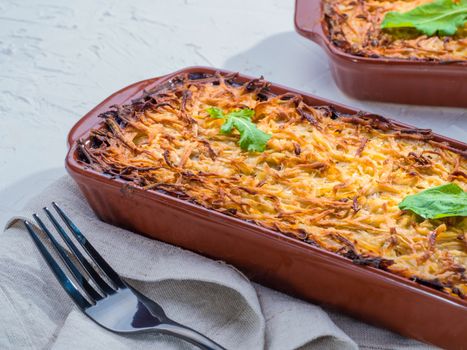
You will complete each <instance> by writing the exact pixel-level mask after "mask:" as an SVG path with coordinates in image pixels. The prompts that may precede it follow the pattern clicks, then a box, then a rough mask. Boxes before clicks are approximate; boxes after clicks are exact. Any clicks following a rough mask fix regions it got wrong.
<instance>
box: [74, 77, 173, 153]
mask: <svg viewBox="0 0 467 350" xmlns="http://www.w3.org/2000/svg"><path fill="white" fill-rule="evenodd" d="M165 77H166V76H165V75H164V76H161V77H156V78H151V79H147V80H143V81H140V82H137V83H135V84H132V85H130V86H127V87H125V88H123V89H121V90H119V91H117V92H116V93H114V94H113V95H111V96H109V97H108V98H107V99H106V100H105V101H103V102H102V103H100V104H99V105H98V106H97V107H95V108H93V109H92V110H91V111H89V112H88V113H87V114H86V115H85V116H84V117H83V118H81V119H80V120H79V121H78V122H77V123H76V124H75V125H74V126H73V127H72V128H71V130H70V132H69V133H68V140H67V142H68V149H70V148H71V146H72V145H73V144H74V143H75V142H76V141H78V140H79V139H80V138H82V137H83V136H84V134H86V133H87V132H88V131H89V130H90V129H92V128H93V127H95V126H96V125H97V124H99V122H100V119H99V115H100V114H101V113H103V112H105V111H107V110H108V109H109V107H110V106H113V105H119V104H122V103H126V102H129V101H130V100H131V99H132V98H135V97H136V96H137V95H138V94H139V93H141V91H142V90H144V89H149V88H151V87H152V86H154V85H155V84H156V83H157V82H158V81H159V80H161V79H164V78H165Z"/></svg>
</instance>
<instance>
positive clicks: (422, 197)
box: [399, 183, 467, 219]
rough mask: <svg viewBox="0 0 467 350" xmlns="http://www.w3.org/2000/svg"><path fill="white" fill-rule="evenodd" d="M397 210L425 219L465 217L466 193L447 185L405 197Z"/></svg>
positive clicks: (454, 185) (456, 187)
mask: <svg viewBox="0 0 467 350" xmlns="http://www.w3.org/2000/svg"><path fill="white" fill-rule="evenodd" d="M399 209H401V210H411V211H413V212H414V213H416V214H418V215H420V216H421V217H423V218H425V219H439V218H444V217H447V216H467V192H465V191H464V190H463V189H462V188H460V187H459V186H458V185H456V184H453V183H448V184H445V185H441V186H437V187H433V188H429V189H427V190H425V191H422V192H419V193H417V194H413V195H410V196H407V197H405V198H404V200H403V201H402V202H400V203H399Z"/></svg>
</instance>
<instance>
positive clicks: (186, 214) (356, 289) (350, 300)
mask: <svg viewBox="0 0 467 350" xmlns="http://www.w3.org/2000/svg"><path fill="white" fill-rule="evenodd" d="M215 71H218V70H216V69H213V68H204V67H191V68H186V69H183V70H181V71H178V72H175V73H172V74H169V75H167V76H164V77H160V78H153V79H149V80H145V81H141V82H139V83H136V84H133V85H130V86H128V87H126V88H124V89H122V90H120V91H118V92H116V93H115V94H113V95H112V96H110V97H109V98H107V99H106V100H104V101H103V102H102V103H101V104H99V105H98V106H97V107H95V108H94V109H93V110H91V111H90V112H89V113H88V114H86V115H85V116H84V117H83V118H82V119H81V120H80V121H79V122H78V123H77V124H76V125H75V126H74V127H73V129H72V130H71V131H70V133H69V136H68V144H69V151H68V154H67V157H66V167H67V170H68V172H69V173H70V174H71V176H72V177H73V178H74V180H75V181H76V182H77V184H78V185H79V187H80V189H81V191H82V192H83V194H84V195H85V197H86V198H87V200H88V202H89V204H90V206H91V207H92V208H93V210H94V211H95V213H96V214H97V215H98V217H99V218H101V219H102V220H103V221H105V222H108V223H111V224H113V225H116V226H120V227H123V228H126V229H129V230H132V231H134V232H137V233H140V234H143V235H145V236H148V237H151V238H154V239H158V240H161V241H164V242H167V243H170V244H173V245H177V246H180V247H183V248H186V249H189V250H192V251H195V252H197V253H200V254H202V255H205V256H208V257H210V258H213V259H218V260H223V261H226V262H228V263H230V264H232V265H234V266H236V267H237V268H239V269H240V270H241V271H243V272H244V273H245V274H247V275H248V277H250V278H251V279H252V280H255V281H257V282H259V283H262V284H264V285H267V286H269V287H271V288H275V289H277V290H280V291H283V292H286V293H289V294H292V295H295V296H298V297H300V298H303V299H306V300H309V301H311V302H314V303H319V304H325V305H328V306H331V307H335V308H337V309H339V310H340V311H343V312H345V313H347V314H349V315H352V316H354V317H356V318H359V319H361V320H364V321H367V322H370V323H373V324H375V325H379V326H383V327H387V328H389V329H391V330H393V331H396V332H398V333H400V334H402V335H405V336H408V337H412V338H415V339H418V340H421V341H424V342H428V343H432V344H435V345H438V346H441V347H444V348H453V349H454V348H460V347H461V346H465V344H467V332H465V326H466V324H467V302H465V301H463V300H461V299H459V298H455V297H451V296H449V295H447V294H444V293H441V292H439V291H436V290H434V289H431V288H429V287H425V286H423V285H420V284H418V283H415V282H413V281H410V280H408V279H405V278H402V277H399V276H396V275H394V274H391V273H389V272H385V271H382V270H378V269H375V268H372V267H368V266H358V265H355V264H354V263H352V262H351V261H350V260H349V259H346V258H344V257H341V256H339V255H337V254H334V253H331V252H327V251H325V250H322V249H320V248H317V247H314V246H311V245H309V244H306V243H304V242H301V241H298V240H297V239H294V238H291V237H287V236H285V235H283V234H281V233H279V232H276V231H273V230H269V229H265V228H262V227H259V226H257V225H255V224H252V223H249V222H246V221H243V220H240V219H237V218H233V217H230V216H227V215H224V214H222V213H218V212H215V211H212V210H209V209H206V208H203V207H201V206H198V205H195V204H192V203H189V202H187V201H183V200H181V199H177V198H175V197H172V196H169V195H167V194H163V193H160V192H157V191H151V190H149V191H148V190H143V189H141V188H138V187H134V186H129V185H128V183H126V182H125V181H123V180H120V179H112V178H110V177H109V176H106V175H104V174H101V173H97V172H94V171H92V170H90V169H87V168H86V167H85V164H83V163H80V162H79V161H78V158H77V152H76V149H77V148H76V146H77V145H76V141H77V140H79V139H86V137H87V136H88V134H89V130H90V129H91V128H94V127H98V126H99V125H100V123H101V120H99V118H98V115H99V114H100V113H102V112H104V111H106V110H108V108H109V107H110V106H111V105H115V104H123V103H130V102H131V100H132V99H134V98H136V97H138V96H140V94H141V93H142V91H143V90H148V89H150V88H153V87H155V86H157V85H159V84H162V83H164V82H166V81H168V80H170V78H171V77H174V76H175V75H177V74H181V73H194V72H201V73H214V72H215ZM220 71H221V72H223V73H230V72H226V71H222V70H220ZM250 79H252V78H251V77H248V76H244V75H240V76H239V78H238V80H239V81H241V82H244V81H247V80H250ZM271 90H272V92H274V93H276V94H281V93H284V92H294V93H298V94H301V95H302V96H303V98H304V101H305V102H306V103H308V104H311V105H332V106H334V108H336V110H338V111H339V112H344V113H356V112H357V111H356V110H353V109H351V108H349V107H346V106H343V105H340V104H337V103H334V102H332V101H328V100H323V99H321V98H319V97H316V96H313V95H309V94H306V93H302V92H299V91H295V90H293V89H289V88H286V87H283V86H280V85H275V84H272V85H271ZM395 124H397V125H401V126H404V127H408V126H407V125H404V124H401V123H397V122H395ZM435 139H436V140H438V141H444V142H447V143H448V144H450V145H451V146H452V147H455V148H457V149H459V150H461V151H466V150H467V144H465V143H462V142H459V141H455V140H452V139H449V138H446V137H443V136H439V135H435ZM122 249H124V247H122Z"/></svg>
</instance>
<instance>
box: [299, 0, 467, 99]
mask: <svg viewBox="0 0 467 350" xmlns="http://www.w3.org/2000/svg"><path fill="white" fill-rule="evenodd" d="M295 29H296V31H297V32H298V33H299V34H301V35H302V36H304V37H306V38H308V39H310V40H312V41H314V42H315V43H317V44H318V45H320V46H321V47H322V48H323V49H324V50H325V52H326V54H327V55H328V57H329V64H330V67H331V72H332V75H333V77H334V80H335V81H336V84H337V86H338V87H339V88H340V89H341V90H342V91H343V92H345V93H346V94H348V95H349V96H351V97H354V98H357V99H362V100H374V101H384V102H397V103H407V104H420V105H433V106H454V107H467V60H466V61H464V62H452V63H443V62H430V61H416V60H412V61H411V60H402V59H390V58H369V57H359V56H355V55H351V54H348V53H345V52H344V51H342V50H341V49H339V48H337V47H336V46H334V45H333V44H332V42H330V41H329V38H328V35H327V28H326V24H325V23H324V21H323V12H322V0H296V2H295Z"/></svg>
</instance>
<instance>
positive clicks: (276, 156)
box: [82, 77, 467, 295]
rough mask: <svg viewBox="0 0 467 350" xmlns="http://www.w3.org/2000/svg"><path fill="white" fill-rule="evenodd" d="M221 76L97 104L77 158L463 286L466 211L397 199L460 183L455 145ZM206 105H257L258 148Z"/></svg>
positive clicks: (462, 167)
mask: <svg viewBox="0 0 467 350" xmlns="http://www.w3.org/2000/svg"><path fill="white" fill-rule="evenodd" d="M219 81H220V83H219V84H216V85H214V84H212V83H210V82H197V81H190V80H185V81H184V82H183V84H179V85H177V87H173V88H171V89H169V90H167V91H163V92H160V93H158V94H155V95H153V96H152V97H146V98H145V99H143V100H141V101H139V102H137V103H135V104H134V105H130V106H123V107H119V108H118V109H116V110H114V111H111V112H108V113H106V114H105V115H104V117H105V119H106V121H107V127H106V128H103V129H97V130H95V131H93V134H92V136H91V141H92V142H89V143H87V144H83V145H82V152H83V154H84V155H85V158H86V159H87V162H88V163H90V166H91V167H92V168H94V169H95V170H98V171H101V172H105V173H108V174H112V175H114V176H118V177H121V178H123V179H126V180H128V181H131V182H132V183H133V184H135V185H138V186H142V187H144V188H146V189H148V190H149V189H158V190H164V191H166V192H169V193H171V194H173V195H177V196H180V197H182V198H186V199H190V200H192V201H195V202H196V203H198V204H199V205H202V206H204V207H206V208H210V209H213V210H217V211H221V212H223V213H226V214H228V215H234V216H236V217H239V218H242V219H246V220H252V221H254V222H256V223H257V224H259V225H261V226H264V227H267V228H271V229H273V230H278V231H280V232H283V233H284V234H287V235H289V236H293V237H296V238H298V239H301V240H303V241H305V242H308V243H310V244H315V245H318V246H320V247H322V248H324V249H326V250H329V251H332V252H335V253H338V254H342V255H345V256H348V257H351V258H352V257H353V258H355V257H356V256H358V257H359V258H358V259H359V261H360V262H364V263H369V264H371V265H374V266H378V267H381V268H385V269H387V270H389V271H392V272H394V273H396V274H398V275H401V276H405V277H408V278H417V279H419V280H426V281H431V282H430V283H433V284H441V285H442V286H443V287H442V288H444V289H445V290H447V291H451V292H454V293H456V294H458V295H462V294H465V293H467V284H466V277H465V274H464V270H465V266H466V265H467V244H466V243H467V242H466V238H467V237H466V229H467V218H460V217H457V218H446V219H441V220H423V219H421V218H420V217H417V216H416V215H415V214H413V213H410V212H402V211H401V210H399V208H398V204H399V203H400V202H401V201H402V199H403V198H404V197H405V196H407V195H410V194H414V193H417V192H420V191H422V190H424V189H427V188H430V187H433V186H438V185H442V184H444V183H446V182H455V183H457V184H458V185H459V186H461V187H462V188H464V190H465V189H467V183H466V173H467V164H466V158H465V153H464V154H459V153H455V152H453V151H451V150H449V149H448V148H446V147H445V146H443V145H442V144H438V143H436V142H433V141H430V140H428V139H429V138H430V134H429V133H427V132H415V133H404V132H402V131H401V130H398V128H397V127H395V126H393V125H392V124H391V123H390V122H387V121H384V120H383V121H381V123H380V127H382V128H383V129H387V130H385V131H383V130H380V129H378V126H377V125H376V124H375V123H373V122H371V120H372V119H371V118H367V119H366V118H364V117H361V116H358V115H355V116H340V117H339V118H333V115H332V113H330V109H328V108H326V107H311V106H308V105H306V104H305V103H304V102H303V101H302V100H301V97H300V96H298V95H297V96H296V95H292V94H286V95H282V96H270V97H269V98H267V100H265V101H264V99H265V98H264V93H263V92H262V91H264V90H265V89H260V90H258V89H256V90H254V91H250V90H251V89H249V87H248V84H245V85H243V86H232V85H230V84H227V83H226V82H225V81H224V79H223V77H219ZM262 100H263V101H262ZM209 107H218V108H221V109H222V110H223V111H224V113H228V112H230V111H233V110H235V109H238V108H246V107H248V108H251V109H253V110H255V116H254V118H253V121H254V123H255V124H256V125H257V127H258V128H259V129H261V130H263V131H264V132H266V133H268V134H270V135H272V137H271V139H270V140H269V142H268V144H267V148H266V150H265V151H264V152H262V153H248V152H245V151H242V150H241V149H240V147H239V145H238V141H239V134H238V132H236V131H235V132H233V133H232V134H231V135H222V134H220V127H221V125H222V123H223V121H222V120H220V119H213V118H211V117H210V116H209V115H208V113H207V111H206V110H207V108H209ZM117 121H118V122H120V121H123V122H122V123H121V124H122V125H123V126H120V125H119V124H118V123H117ZM219 239H222V237H219ZM362 257H363V258H362ZM371 259H373V260H371ZM378 259H380V260H378ZM381 259H382V260H381Z"/></svg>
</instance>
